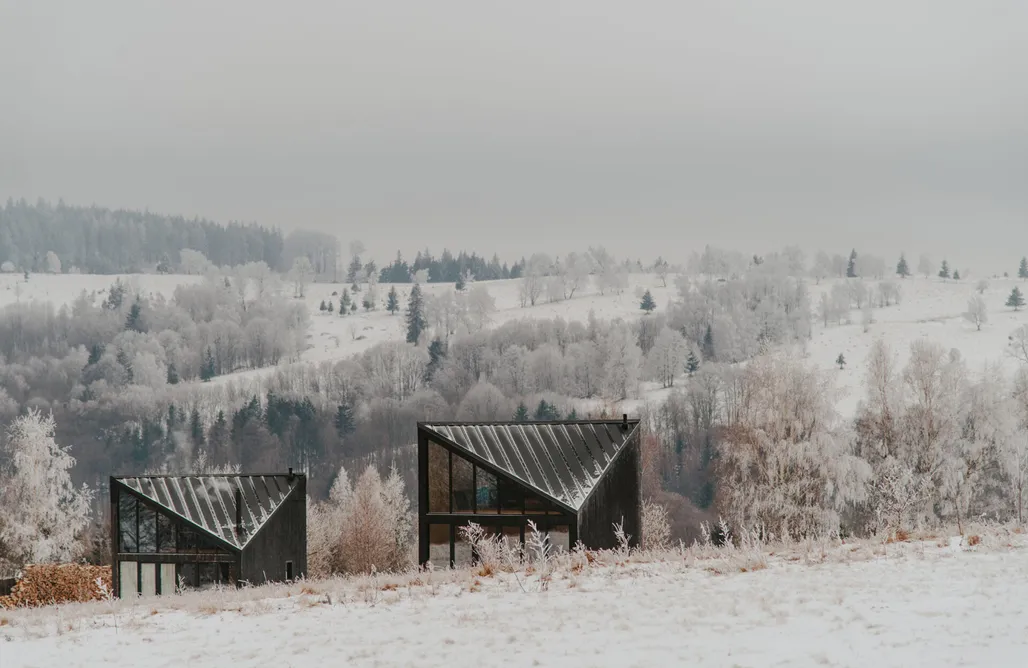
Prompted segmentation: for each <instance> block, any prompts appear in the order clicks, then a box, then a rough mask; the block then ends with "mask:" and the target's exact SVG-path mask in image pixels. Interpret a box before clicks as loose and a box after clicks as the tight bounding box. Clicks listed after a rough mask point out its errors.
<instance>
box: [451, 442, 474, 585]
mask: <svg viewBox="0 0 1028 668" xmlns="http://www.w3.org/2000/svg"><path fill="white" fill-rule="evenodd" d="M454 462H456V457H455V458H454ZM455 477H456V476H455ZM454 531H455V532H456V534H455V536H454V539H453V566H454V568H461V567H464V566H470V565H471V564H472V562H473V561H474V557H473V555H472V554H471V543H469V542H468V541H466V540H464V537H463V536H461V530H460V527H455V528H454Z"/></svg>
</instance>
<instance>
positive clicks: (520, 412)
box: [514, 401, 528, 422]
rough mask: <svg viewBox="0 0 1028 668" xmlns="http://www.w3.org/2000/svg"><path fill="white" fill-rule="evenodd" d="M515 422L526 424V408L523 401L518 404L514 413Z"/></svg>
mask: <svg viewBox="0 0 1028 668" xmlns="http://www.w3.org/2000/svg"><path fill="white" fill-rule="evenodd" d="M514 421H515V422H528V406H526V405H525V402H524V401H521V402H518V408H517V410H515V411H514Z"/></svg>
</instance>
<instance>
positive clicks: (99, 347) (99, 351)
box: [86, 343, 104, 365]
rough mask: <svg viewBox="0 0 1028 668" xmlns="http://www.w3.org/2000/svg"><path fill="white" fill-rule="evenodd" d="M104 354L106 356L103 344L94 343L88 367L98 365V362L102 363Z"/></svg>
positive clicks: (90, 350) (90, 349) (90, 351)
mask: <svg viewBox="0 0 1028 668" xmlns="http://www.w3.org/2000/svg"><path fill="white" fill-rule="evenodd" d="M103 354H104V347H103V344H100V343H94V344H93V345H92V346H91V347H90V348H89V361H88V362H86V364H87V365H92V364H96V363H97V362H99V361H100V358H101V357H103Z"/></svg>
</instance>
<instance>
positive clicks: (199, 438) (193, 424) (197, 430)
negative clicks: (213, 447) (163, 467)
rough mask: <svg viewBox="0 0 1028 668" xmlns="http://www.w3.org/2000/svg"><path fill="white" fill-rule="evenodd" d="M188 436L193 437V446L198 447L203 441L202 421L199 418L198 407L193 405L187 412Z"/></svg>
mask: <svg viewBox="0 0 1028 668" xmlns="http://www.w3.org/2000/svg"><path fill="white" fill-rule="evenodd" d="M189 436H190V438H192V439H193V446H194V447H200V446H201V445H203V443H204V440H205V439H204V433H203V421H201V420H200V409H199V408H197V407H195V406H194V407H193V411H192V412H191V413H190V414H189Z"/></svg>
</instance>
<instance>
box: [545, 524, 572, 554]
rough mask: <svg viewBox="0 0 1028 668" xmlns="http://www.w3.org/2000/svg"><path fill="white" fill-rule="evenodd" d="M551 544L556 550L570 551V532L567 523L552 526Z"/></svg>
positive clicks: (550, 532)
mask: <svg viewBox="0 0 1028 668" xmlns="http://www.w3.org/2000/svg"><path fill="white" fill-rule="evenodd" d="M549 534H550V545H552V546H553V551H554V552H570V551H571V544H570V538H569V536H570V534H569V533H568V527H567V525H556V526H552V527H550V531H549Z"/></svg>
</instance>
